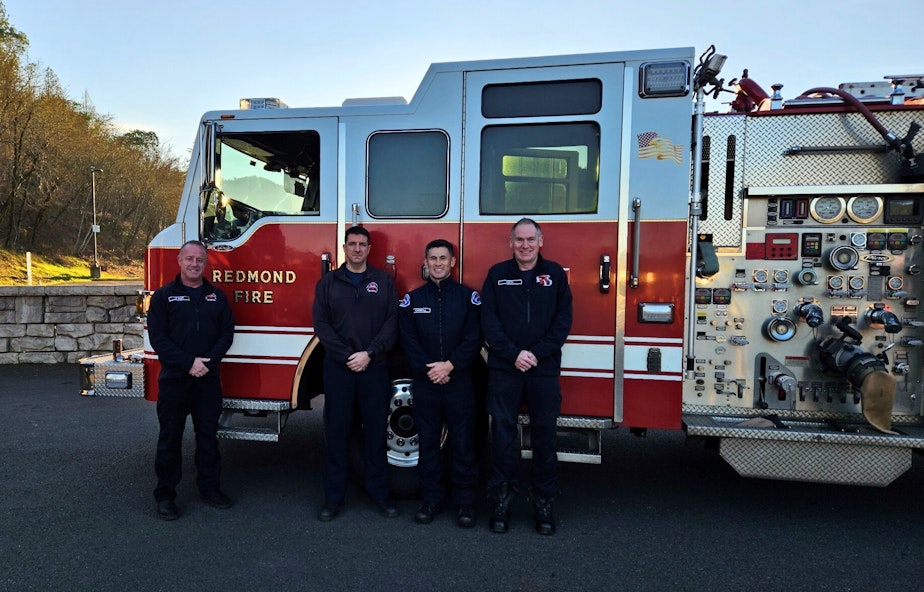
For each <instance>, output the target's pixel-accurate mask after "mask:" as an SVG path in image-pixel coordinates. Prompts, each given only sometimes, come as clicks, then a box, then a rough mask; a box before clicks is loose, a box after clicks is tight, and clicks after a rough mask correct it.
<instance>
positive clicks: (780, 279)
mask: <svg viewBox="0 0 924 592" xmlns="http://www.w3.org/2000/svg"><path fill="white" fill-rule="evenodd" d="M773 281H774V282H776V283H778V284H785V283H787V282H789V271H788V270H785V269H774V270H773Z"/></svg>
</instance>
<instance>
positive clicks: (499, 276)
mask: <svg viewBox="0 0 924 592" xmlns="http://www.w3.org/2000/svg"><path fill="white" fill-rule="evenodd" d="M542 244H543V237H542V230H541V228H540V227H539V224H538V223H537V222H535V221H534V220H532V219H530V218H522V219H521V220H519V221H518V222H516V223H515V224H514V225H513V228H512V229H511V231H510V249H511V250H512V251H513V258H512V259H509V260H507V261H502V262H500V263H497V264H496V265H494V266H493V267H491V269H490V270H489V271H488V276H487V278H486V279H485V282H484V287H483V288H482V291H481V295H482V302H483V305H482V315H481V318H482V330H483V332H484V338H485V342H486V345H487V348H488V372H489V375H488V394H487V404H488V413H489V414H490V416H491V460H492V463H493V467H492V473H491V477H490V479H489V481H488V486H489V487H490V490H491V493H492V497H493V502H494V509H493V512H492V515H491V530H493V531H494V532H499V533H502V532H507V529H508V528H509V526H510V504H511V502H512V501H513V499H514V497H515V495H516V493H517V490H518V472H519V471H518V468H519V467H518V454H517V444H516V440H517V419H518V413H519V408H520V406H521V405H522V404H524V403H525V404H526V405H527V406H528V410H529V422H530V430H531V434H532V449H533V460H532V469H531V472H530V480H531V484H532V487H531V492H530V497H531V499H532V502H533V508H534V513H535V519H536V530H537V531H538V532H539V533H540V534H543V535H552V534H554V533H555V518H554V515H553V512H552V502H553V500H554V499H555V497H556V496H557V495H558V493H559V489H558V457H557V455H556V451H555V438H556V420H557V418H558V414H559V411H560V409H561V386H560V385H559V374H560V373H561V350H562V346H563V345H564V344H565V339H566V338H567V337H568V332H569V331H570V330H571V318H572V310H571V288H570V287H569V286H568V277H567V276H566V275H565V271H564V269H562V267H561V265H559V264H557V263H555V262H553V261H549V260H546V259H543V257H542V255H540V253H539V250H540V248H541V247H542Z"/></svg>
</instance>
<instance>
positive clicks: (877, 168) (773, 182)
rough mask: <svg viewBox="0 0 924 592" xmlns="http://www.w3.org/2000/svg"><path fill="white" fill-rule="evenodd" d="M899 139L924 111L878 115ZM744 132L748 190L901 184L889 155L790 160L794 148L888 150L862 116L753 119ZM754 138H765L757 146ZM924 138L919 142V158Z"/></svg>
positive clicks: (827, 154) (804, 156)
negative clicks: (788, 186) (879, 148)
mask: <svg viewBox="0 0 924 592" xmlns="http://www.w3.org/2000/svg"><path fill="white" fill-rule="evenodd" d="M875 115H876V118H877V119H878V120H879V121H880V122H881V123H882V124H883V125H884V126H885V127H886V129H888V130H890V131H892V132H894V133H895V135H897V136H898V137H902V136H904V135H905V133H906V132H907V131H908V127H909V126H910V125H911V122H912V120H913V116H914V115H918V116H919V115H920V111H890V112H879V113H875ZM745 127H746V130H745V142H744V143H745V155H744V186H746V187H750V186H778V185H850V184H876V183H897V182H898V180H899V169H900V164H901V162H900V160H899V157H898V154H896V153H895V152H894V151H890V152H886V153H866V152H856V153H852V152H846V151H836V152H825V153H803V154H798V155H792V156H787V155H786V152H787V151H788V150H789V149H790V148H792V147H793V146H801V147H803V148H807V147H819V146H862V145H879V146H884V145H885V141H884V140H883V139H882V136H880V135H879V133H878V132H877V131H876V130H875V129H874V128H873V126H872V125H870V123H869V122H868V121H867V120H866V118H864V117H863V115H861V114H859V113H816V114H801V115H779V116H777V115H771V116H763V117H748V118H747V121H746V125H745ZM752 138H760V141H759V142H757V141H754V140H752ZM922 147H924V137H922V135H920V134H919V135H918V137H917V138H916V139H915V142H914V148H915V150H916V152H920V151H921V149H922Z"/></svg>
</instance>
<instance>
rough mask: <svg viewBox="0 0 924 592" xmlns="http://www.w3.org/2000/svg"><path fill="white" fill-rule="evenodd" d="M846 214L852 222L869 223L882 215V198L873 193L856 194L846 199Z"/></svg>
mask: <svg viewBox="0 0 924 592" xmlns="http://www.w3.org/2000/svg"><path fill="white" fill-rule="evenodd" d="M847 215H848V216H850V219H851V220H853V221H854V222H859V223H860V224H869V223H870V222H872V221H873V220H875V219H876V218H878V217H879V216H880V215H882V198H881V197H878V196H875V195H856V196H854V197H851V198H850V199H849V200H847Z"/></svg>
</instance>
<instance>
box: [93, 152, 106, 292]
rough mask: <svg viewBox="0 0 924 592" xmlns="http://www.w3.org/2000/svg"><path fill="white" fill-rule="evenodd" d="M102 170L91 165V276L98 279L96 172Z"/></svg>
mask: <svg viewBox="0 0 924 592" xmlns="http://www.w3.org/2000/svg"><path fill="white" fill-rule="evenodd" d="M102 172H103V169H101V168H99V167H95V166H91V167H90V185H91V188H92V189H91V193H92V195H93V228H92V230H93V267H91V268H90V278H91V279H96V280H98V279H99V278H100V267H99V251H98V249H97V245H96V235H97V234H99V225H98V224H97V223H96V173H102Z"/></svg>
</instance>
